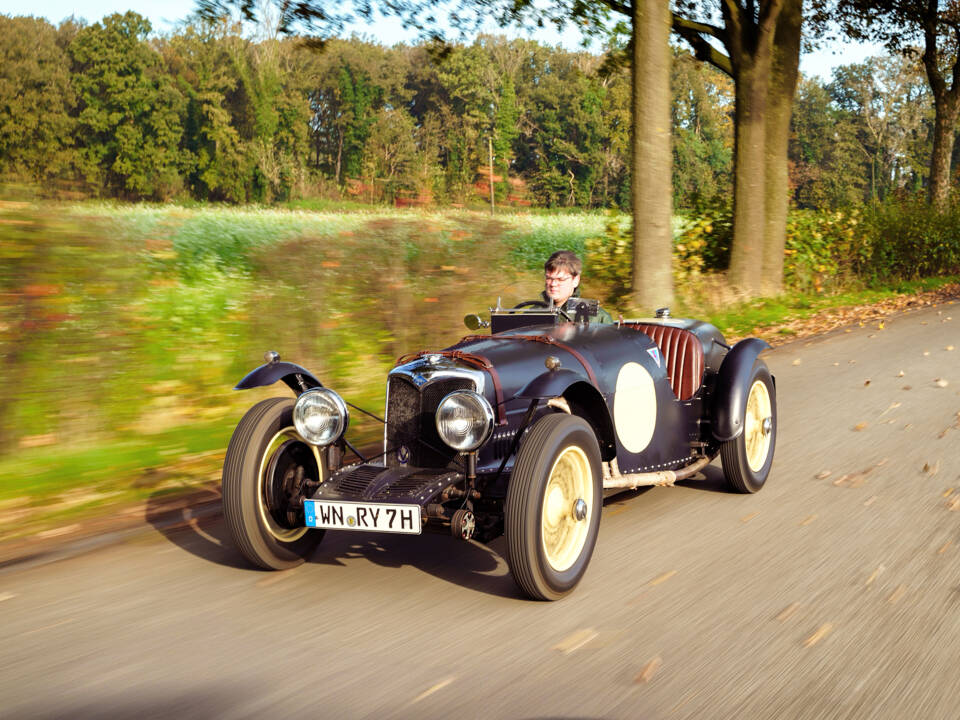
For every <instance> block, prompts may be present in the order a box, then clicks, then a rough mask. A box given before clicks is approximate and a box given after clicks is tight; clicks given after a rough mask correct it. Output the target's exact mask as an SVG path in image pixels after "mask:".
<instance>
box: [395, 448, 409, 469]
mask: <svg viewBox="0 0 960 720" xmlns="http://www.w3.org/2000/svg"><path fill="white" fill-rule="evenodd" d="M397 462H398V463H400V464H401V465H406V464H407V463H408V462H410V448H408V447H407V446H406V445H401V446H400V447H399V448H398V449H397Z"/></svg>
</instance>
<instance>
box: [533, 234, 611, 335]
mask: <svg viewBox="0 0 960 720" xmlns="http://www.w3.org/2000/svg"><path fill="white" fill-rule="evenodd" d="M582 269H583V263H582V262H581V260H580V258H578V257H577V254H576V253H575V252H573V251H572V250H557V251H556V252H555V253H554V254H553V255H551V256H550V257H549V258H548V259H547V261H546V262H545V263H544V264H543V283H544V290H543V292H542V293H540V297H541V298H543V302H544V303H545V304H547V305H549V304H550V301H551V300H553V304H554V305H556V306H558V307H560V306H562V305H563V304H564V303H566V302H567V300H569V299H570V298H578V297H580V271H581V270H582ZM591 321H592V322H598V323H610V322H613V318H612V317H610V313H608V312H607V311H606V310H604V309H603V308H600V309H599V312H598V314H597V316H596V317H594V318H592V319H591Z"/></svg>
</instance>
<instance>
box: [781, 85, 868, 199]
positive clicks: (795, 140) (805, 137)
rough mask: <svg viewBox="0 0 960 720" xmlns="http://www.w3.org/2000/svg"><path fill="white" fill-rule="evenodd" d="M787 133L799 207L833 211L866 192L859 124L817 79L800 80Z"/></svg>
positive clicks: (793, 183)
mask: <svg viewBox="0 0 960 720" xmlns="http://www.w3.org/2000/svg"><path fill="white" fill-rule="evenodd" d="M791 127H792V131H791V133H790V136H791V137H790V146H789V153H788V155H789V159H790V185H791V187H792V188H793V200H794V202H795V203H796V205H797V206H798V207H801V208H816V209H821V210H834V209H837V208H843V207H848V206H851V205H859V204H862V203H863V201H864V200H865V198H866V194H867V193H869V181H868V179H867V176H868V174H869V173H868V171H867V162H868V160H869V158H868V157H867V156H866V154H865V153H864V151H863V145H862V142H861V141H862V136H861V124H860V119H859V117H857V116H856V115H855V114H854V113H852V112H851V111H849V110H847V109H845V108H843V107H839V106H838V105H837V103H836V102H835V101H834V99H833V98H832V97H831V94H830V90H829V89H828V88H827V87H825V86H824V85H823V83H821V82H820V81H819V80H817V79H815V78H814V79H806V78H805V79H801V81H800V84H799V87H798V88H797V98H796V102H795V103H794V108H793V120H792V124H791Z"/></svg>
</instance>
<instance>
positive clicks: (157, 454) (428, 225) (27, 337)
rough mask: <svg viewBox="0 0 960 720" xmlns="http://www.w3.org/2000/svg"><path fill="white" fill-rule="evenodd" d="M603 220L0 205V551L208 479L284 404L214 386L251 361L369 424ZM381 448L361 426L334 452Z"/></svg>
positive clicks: (725, 303) (721, 314)
mask: <svg viewBox="0 0 960 720" xmlns="http://www.w3.org/2000/svg"><path fill="white" fill-rule="evenodd" d="M613 219H614V220H615V221H617V222H622V220H623V218H622V217H620V218H613ZM610 222H611V217H610V216H609V215H607V214H604V213H585V212H581V213H556V214H549V213H536V212H535V213H511V214H505V215H498V216H497V217H495V218H491V217H490V216H489V215H488V214H485V213H479V212H470V211H462V210H460V211H456V210H455V211H445V212H424V211H416V210H407V211H400V210H387V209H380V210H373V211H363V212H361V211H349V212H333V211H329V210H325V211H310V210H306V209H302V208H288V209H236V208H226V207H196V208H189V207H178V206H149V205H117V204H93V203H91V204H87V203H85V204H76V205H51V204H42V203H32V202H12V201H6V202H3V203H0V351H2V353H3V361H4V365H3V367H4V374H3V382H2V383H0V439H2V442H0V539H2V538H3V537H10V536H14V535H17V534H21V533H26V532H32V531H36V530H37V529H38V528H44V527H50V526H52V525H55V524H57V523H62V522H65V520H64V518H65V517H78V516H81V515H83V514H85V513H86V514H89V513H97V512H103V511H104V508H105V507H107V506H111V505H115V504H118V503H128V502H132V501H135V500H143V499H146V498H153V497H156V496H158V495H159V494H163V493H171V492H181V491H183V490H184V489H186V488H191V487H195V486H197V485H202V484H204V483H209V482H211V481H213V480H215V479H216V478H217V477H218V472H219V465H220V459H221V457H222V452H223V449H224V448H225V446H226V442H227V440H228V439H229V435H230V432H231V431H232V428H233V426H234V425H235V423H236V422H237V420H238V419H239V417H240V416H241V415H242V413H243V412H244V410H245V408H246V407H248V406H249V405H251V404H252V403H253V402H255V401H256V400H259V399H261V398H263V397H269V396H271V395H283V394H288V393H289V391H288V390H287V389H286V387H285V386H282V385H277V386H275V387H272V388H266V389H259V390H256V391H248V392H235V391H233V390H232V388H233V386H234V385H235V384H236V383H237V382H238V381H239V380H240V378H242V377H243V375H244V374H246V372H248V371H249V370H250V369H252V368H253V367H255V366H257V365H259V364H260V363H261V362H262V354H263V352H264V351H265V350H271V349H272V350H277V351H278V352H279V353H280V354H281V356H282V357H283V358H284V359H287V360H290V361H292V362H296V363H299V364H302V365H304V366H306V367H307V368H309V369H311V370H312V371H313V372H314V373H315V374H317V376H318V377H319V378H320V379H321V380H322V381H323V382H324V384H327V385H329V386H330V387H333V388H334V389H336V390H337V391H338V392H339V393H340V394H342V395H343V396H344V397H345V398H346V399H347V400H348V401H350V402H352V403H354V404H356V405H359V406H361V407H364V408H367V409H369V410H371V411H373V412H376V413H379V412H381V411H382V405H383V394H384V389H385V385H384V383H385V376H386V373H387V371H388V370H389V369H390V368H391V367H392V366H393V365H394V363H395V361H396V359H397V357H399V356H400V355H402V354H404V353H407V352H410V351H415V350H420V349H425V348H431V347H444V346H446V345H449V344H451V343H453V342H455V341H456V340H457V339H459V338H460V337H461V336H462V335H464V334H465V333H466V331H465V330H464V328H463V325H462V317H463V315H464V314H466V313H467V312H475V311H484V310H485V309H486V308H487V307H488V306H489V305H492V304H494V303H495V302H496V300H497V298H498V297H500V298H502V301H503V303H504V304H508V303H509V304H513V303H515V302H517V301H519V300H522V299H525V298H529V297H531V296H533V295H534V294H536V293H537V292H539V290H540V289H541V273H542V270H541V268H542V262H543V260H544V258H545V257H546V256H547V255H548V254H549V253H550V252H552V251H553V250H555V249H559V248H572V249H574V250H577V251H578V252H581V253H584V252H585V248H588V247H590V248H601V252H605V250H602V248H604V247H605V246H604V243H605V242H607V240H606V239H604V238H605V235H604V233H605V228H606V227H607V225H608V223H610ZM678 227H679V224H678ZM590 238H595V240H593V241H591V242H588V241H589V239H590ZM597 238H599V239H597ZM605 261H606V260H605V259H604V257H600V256H598V255H595V254H591V253H589V252H588V253H587V254H586V267H587V270H586V273H585V275H586V277H585V280H584V286H585V292H586V294H588V295H595V296H598V297H604V298H606V297H608V296H609V295H610V293H611V292H612V291H613V290H614V288H612V286H611V285H610V284H609V283H607V282H603V281H598V280H597V277H598V276H599V277H604V276H603V274H602V273H601V272H600V269H601V265H596V268H597V273H596V274H595V275H594V276H593V277H591V275H590V273H591V263H600V262H605ZM938 282H941V283H942V282H944V281H943V280H941V281H938ZM914 287H915V286H914ZM910 289H912V288H911V287H903V288H897V287H896V286H890V287H886V288H879V289H874V290H870V291H866V290H862V289H854V290H853V291H850V290H849V289H848V290H847V293H846V294H835V295H823V294H819V295H817V294H813V295H811V294H807V295H803V294H792V295H787V296H784V297H781V298H778V299H776V300H757V301H752V302H750V303H740V304H737V303H732V302H731V300H730V297H729V296H727V295H726V294H725V291H724V289H723V283H722V280H721V279H719V278H718V277H717V276H710V275H705V276H703V277H701V278H700V279H699V280H698V281H697V282H693V281H691V282H688V283H684V284H683V285H682V286H679V287H678V296H679V297H678V303H677V307H676V308H675V312H674V314H675V315H676V314H683V313H692V314H696V315H697V316H699V317H703V318H704V319H708V320H712V321H713V322H715V323H716V324H718V326H719V327H720V328H721V329H722V330H724V331H725V332H727V333H729V334H731V335H743V334H746V333H750V332H753V331H754V330H755V328H764V327H775V326H776V325H777V324H778V323H782V322H783V321H784V320H785V319H794V318H799V317H803V316H809V315H812V314H815V313H816V312H818V311H821V310H822V309H823V308H826V307H831V306H837V305H843V304H856V303H858V302H863V301H864V300H872V299H877V298H882V297H889V296H890V295H891V294H893V293H894V292H896V291H897V290H910ZM613 309H614V310H615V311H616V310H618V309H619V310H621V311H624V312H625V314H627V315H628V316H629V314H630V312H629V308H626V307H624V306H622V305H620V306H617V305H616V304H614V305H613ZM614 314H616V312H614ZM771 332H773V331H771ZM381 432H382V430H381V428H380V426H378V425H377V424H376V423H375V422H374V421H363V420H361V421H358V422H357V423H356V425H355V426H354V427H353V428H352V431H351V437H352V439H354V440H357V441H358V442H361V443H364V442H368V441H370V440H374V439H376V438H377V437H379V436H380V433H381Z"/></svg>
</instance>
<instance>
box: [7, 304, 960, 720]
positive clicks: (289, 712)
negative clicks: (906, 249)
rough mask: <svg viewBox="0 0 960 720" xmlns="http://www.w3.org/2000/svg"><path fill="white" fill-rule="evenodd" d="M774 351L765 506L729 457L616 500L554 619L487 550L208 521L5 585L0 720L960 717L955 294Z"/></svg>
mask: <svg viewBox="0 0 960 720" xmlns="http://www.w3.org/2000/svg"><path fill="white" fill-rule="evenodd" d="M953 314H955V316H953V317H951V315H953ZM954 348H957V349H954ZM765 357H766V360H767V362H768V364H769V365H770V367H771V369H772V370H773V372H774V374H775V376H776V378H777V386H778V393H779V408H780V435H779V438H778V442H777V451H776V453H777V454H776V460H775V462H774V467H773V471H772V474H771V477H770V480H769V481H768V483H767V486H766V487H765V488H764V489H763V491H762V492H760V493H759V494H757V495H751V496H743V495H734V494H731V493H728V492H725V491H724V490H723V482H722V474H721V471H720V468H719V461H718V462H716V463H714V464H713V465H711V466H710V467H708V468H707V469H706V473H705V478H704V479H702V480H700V481H690V482H686V483H684V484H683V485H682V486H680V487H676V488H656V489H647V490H644V491H638V492H634V493H628V494H626V495H621V496H618V497H616V498H612V499H610V500H608V501H607V503H606V505H605V507H604V510H603V520H602V523H601V526H600V539H599V542H598V545H597V550H596V552H595V554H594V557H593V561H592V564H591V566H590V569H589V570H588V572H587V575H586V577H585V579H584V581H583V583H582V584H581V585H580V587H579V588H578V589H577V590H576V591H575V593H574V594H573V595H572V596H570V597H568V598H566V599H564V600H562V601H560V602H556V603H537V602H531V601H527V600H524V599H521V598H520V596H519V595H518V592H517V590H516V589H515V587H514V584H513V581H512V579H511V578H510V575H509V572H508V570H507V567H506V564H505V562H504V560H503V557H502V553H503V552H505V547H504V544H503V540H502V539H500V540H498V541H496V542H494V543H493V544H492V545H491V546H489V547H486V546H482V545H478V544H470V543H464V542H460V541H455V540H453V539H448V538H445V537H442V536H429V535H428V536H424V537H420V538H408V537H392V536H372V535H361V534H347V533H340V534H334V533H329V534H328V535H327V538H326V539H325V540H324V543H323V544H322V545H321V546H320V548H319V549H318V550H317V552H316V554H315V555H314V556H313V557H312V559H311V560H310V561H309V562H308V563H307V564H305V565H304V566H302V567H300V568H298V569H296V570H293V571H289V572H284V573H266V572H260V571H256V570H252V569H250V568H248V567H246V566H245V565H244V564H243V563H242V561H241V560H240V559H239V557H238V555H237V554H236V553H235V552H234V551H233V550H232V549H231V548H230V547H229V545H228V543H227V542H226V541H225V532H224V527H223V525H222V523H221V522H220V520H219V519H217V518H209V519H202V520H200V521H198V522H194V523H193V525H192V526H191V527H189V528H186V529H181V530H177V531H169V530H167V531H162V532H161V531H159V530H158V531H156V532H151V533H148V534H144V535H142V536H140V537H138V538H136V539H134V540H130V541H127V542H125V543H123V544H118V545H114V546H111V547H106V548H100V549H98V550H95V551H93V552H90V553H86V554H84V555H81V556H79V557H74V558H72V559H69V560H63V561H60V562H56V563H50V564H46V565H40V566H35V567H29V568H24V567H19V568H18V567H13V568H8V569H7V570H6V571H4V572H2V573H0V618H2V623H0V698H2V703H0V717H3V718H40V717H49V718H67V717H69V718H76V719H84V718H110V717H130V718H137V719H138V720H144V719H146V718H153V717H163V718H167V717H173V718H194V717H196V718H248V717H271V718H273V717H283V718H299V717H311V718H341V717H343V718H353V717H357V718H369V717H376V718H381V717H384V718H394V717H396V718H434V717H436V718H551V717H566V718H817V719H821V718H924V719H934V718H951V719H952V718H957V717H960V477H958V472H960V471H958V466H960V462H958V461H960V427H958V425H957V423H958V419H960V418H958V411H960V367H958V359H960V305H942V306H940V307H938V308H933V309H927V310H923V311H918V312H914V313H910V314H905V315H901V316H897V317H894V318H889V319H887V321H886V327H885V328H884V329H878V328H877V325H876V323H874V324H872V325H871V326H869V327H863V328H859V327H857V328H853V329H852V330H851V331H848V332H843V331H840V332H837V333H834V334H831V335H829V336H825V337H823V338H818V339H816V340H814V341H810V342H795V343H793V344H790V345H787V346H784V347H781V348H779V349H777V350H774V351H772V352H769V353H767V355H766V356H765ZM938 380H939V381H940V382H939V384H938V382H937V381H938ZM944 383H945V384H944ZM828 472H829V475H827V473H828ZM955 499H956V503H955V504H954V502H953V501H954V500H955Z"/></svg>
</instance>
